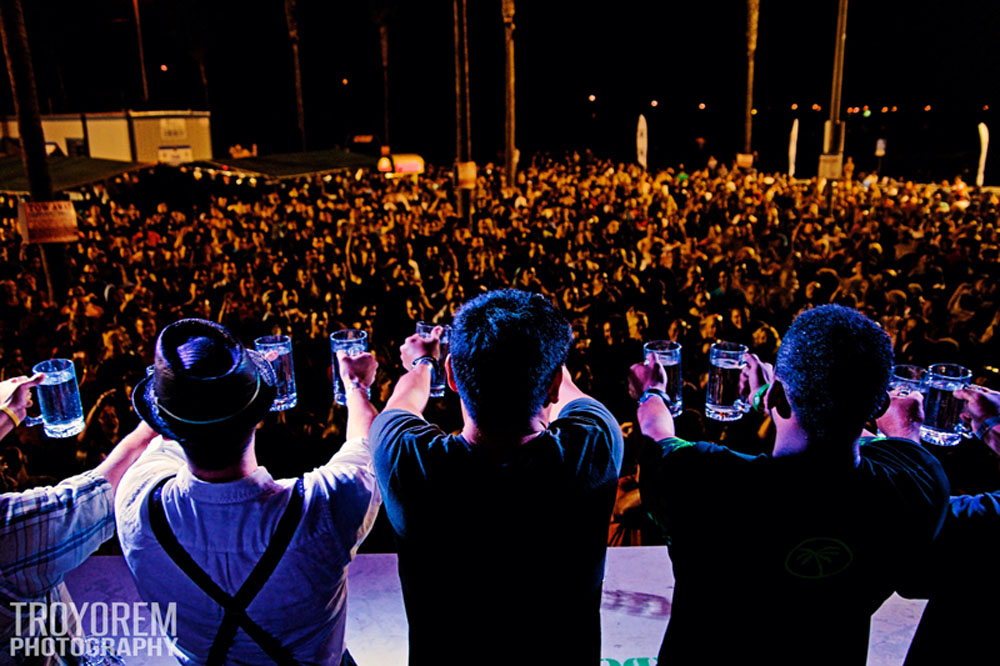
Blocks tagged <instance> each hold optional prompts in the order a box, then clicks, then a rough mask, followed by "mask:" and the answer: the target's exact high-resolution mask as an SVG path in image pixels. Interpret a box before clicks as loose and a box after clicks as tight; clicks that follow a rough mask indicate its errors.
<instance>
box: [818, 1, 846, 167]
mask: <svg viewBox="0 0 1000 666" xmlns="http://www.w3.org/2000/svg"><path fill="white" fill-rule="evenodd" d="M846 41H847V0H840V5H839V7H838V8H837V40H836V42H835V43H834V50H833V85H832V87H831V91H830V119H829V120H828V121H826V123H825V124H824V126H823V154H822V155H820V157H819V177H820V178H827V179H830V180H839V179H840V177H841V175H842V173H843V168H844V133H845V132H844V123H843V121H841V120H840V94H841V90H842V89H843V85H844V43H845V42H846Z"/></svg>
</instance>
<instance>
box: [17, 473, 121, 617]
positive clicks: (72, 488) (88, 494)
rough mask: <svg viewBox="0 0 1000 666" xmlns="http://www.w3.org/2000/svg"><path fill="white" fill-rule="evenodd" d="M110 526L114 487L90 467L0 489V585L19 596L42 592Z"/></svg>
mask: <svg viewBox="0 0 1000 666" xmlns="http://www.w3.org/2000/svg"><path fill="white" fill-rule="evenodd" d="M114 532H115V519H114V490H113V489H112V487H111V484H110V483H108V481H107V480H106V479H104V478H103V477H101V476H99V475H97V474H95V473H94V472H92V471H91V472H85V473H83V474H80V475H78V476H73V477H70V478H68V479H66V480H65V481H63V482H61V483H59V484H58V485H56V486H51V487H47V488H34V489H32V490H27V491H25V492H22V493H5V494H2V495H0V585H2V586H3V587H4V588H6V589H7V590H9V591H10V592H13V593H15V594H16V595H17V596H20V597H22V598H31V597H38V596H40V595H42V594H45V593H46V592H47V591H48V590H50V589H51V588H53V587H54V586H56V585H58V584H59V583H60V582H62V579H63V577H64V576H65V575H66V573H67V572H69V571H71V570H72V569H74V568H76V567H78V566H79V565H80V564H82V563H83V561H84V560H86V559H87V557H89V556H90V554H91V553H93V552H94V551H95V550H97V548H98V547H99V546H100V545H101V544H102V543H104V542H105V541H107V540H108V539H110V538H111V537H112V536H113V535H114Z"/></svg>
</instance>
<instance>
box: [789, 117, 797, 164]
mask: <svg viewBox="0 0 1000 666" xmlns="http://www.w3.org/2000/svg"><path fill="white" fill-rule="evenodd" d="M798 147H799V119H798V118H796V119H795V120H793V121H792V132H791V134H789V135H788V177H789V178H795V153H796V151H797V150H798Z"/></svg>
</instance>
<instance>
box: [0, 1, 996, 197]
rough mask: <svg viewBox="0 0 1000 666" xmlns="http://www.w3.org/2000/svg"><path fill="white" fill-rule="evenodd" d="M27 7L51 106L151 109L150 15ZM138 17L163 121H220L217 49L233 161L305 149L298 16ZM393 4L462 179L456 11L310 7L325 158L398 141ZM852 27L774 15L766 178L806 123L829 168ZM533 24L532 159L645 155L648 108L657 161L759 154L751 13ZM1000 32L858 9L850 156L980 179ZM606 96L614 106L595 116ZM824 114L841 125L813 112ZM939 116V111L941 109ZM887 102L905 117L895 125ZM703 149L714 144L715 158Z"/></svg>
mask: <svg viewBox="0 0 1000 666" xmlns="http://www.w3.org/2000/svg"><path fill="white" fill-rule="evenodd" d="M468 1H469V48H470V56H469V62H470V79H471V83H470V89H471V94H472V131H473V137H472V140H473V144H472V145H473V155H474V157H475V158H476V159H477V160H478V161H480V162H485V161H487V160H491V159H496V158H497V157H498V155H499V151H500V150H502V144H503V26H502V21H501V11H500V7H501V2H500V0H468ZM24 5H25V11H26V14H27V19H28V30H29V40H30V43H31V48H32V51H33V59H34V64H35V70H36V78H37V80H38V85H39V96H40V101H41V105H42V110H43V112H50V111H51V112H55V113H76V112H80V111H112V110H120V109H122V108H124V107H128V108H137V109H138V108H143V104H142V102H141V94H140V93H141V86H140V79H139V66H138V58H137V48H136V41H135V28H134V23H133V18H132V2H131V0H102V1H101V2H98V1H97V0H75V1H69V0H31V2H25V3H24ZM139 5H140V12H141V20H142V25H143V36H144V40H145V50H146V66H147V71H148V76H149V85H150V92H151V100H150V103H149V105H148V108H159V109H173V108H196V109H203V108H205V106H206V96H205V91H204V89H203V87H202V84H201V79H200V76H199V74H198V68H197V65H196V63H197V58H198V56H199V54H201V56H202V57H203V58H204V61H205V64H206V71H207V77H208V101H209V105H208V106H209V108H210V110H211V111H212V115H213V118H212V127H213V134H214V143H215V152H216V154H217V155H220V156H221V155H223V154H225V150H226V148H227V146H229V145H231V144H233V143H237V142H240V143H243V144H244V145H246V144H249V143H252V142H257V143H258V145H259V147H260V150H261V152H262V153H272V152H283V151H290V150H294V149H295V147H296V129H295V100H294V89H293V81H292V64H291V48H290V46H289V41H288V34H287V30H286V24H285V15H284V5H283V1H282V0H266V1H265V0H251V1H249V2H242V3H236V2H222V1H219V0H200V1H198V0H140V3H139ZM380 9H388V10H389V11H390V12H391V16H390V19H389V31H390V32H389V39H390V54H389V59H390V93H389V94H390V132H391V139H392V141H391V144H392V148H393V150H394V151H397V152H403V151H405V152H411V151H412V152H419V153H421V154H423V155H424V156H425V157H427V158H428V159H429V160H432V161H435V162H439V163H448V162H450V161H451V160H452V159H453V157H454V151H455V130H454V127H455V121H454V117H455V100H454V63H453V53H454V51H453V49H454V47H453V32H452V29H453V28H452V3H451V0H426V1H419V2H418V1H416V0H410V1H401V0H397V1H396V2H386V1H382V0H359V1H357V2H331V1H330V0H298V13H299V26H300V37H301V62H302V68H303V77H304V82H303V87H304V95H305V104H306V129H307V136H308V145H309V148H310V149H321V148H329V147H332V146H335V145H338V144H343V143H344V140H345V137H347V136H348V135H349V134H353V133H365V132H380V131H381V126H382V79H381V71H380V66H379V65H380V57H379V42H378V29H377V27H376V24H375V22H374V20H373V14H374V13H375V12H376V11H377V10H380ZM836 13H837V2H836V0H811V1H810V2H801V1H800V0H761V18H760V37H759V42H758V51H757V85H756V89H755V100H756V106H757V108H758V110H759V113H758V115H757V116H756V118H755V128H754V132H755V135H754V148H755V150H758V151H759V153H760V160H761V161H760V165H761V166H762V167H763V168H766V169H784V168H785V166H786V157H785V156H786V154H787V137H788V132H789V129H790V128H791V123H792V119H793V118H794V117H796V115H797V116H798V117H799V118H800V123H801V128H800V143H799V155H800V158H799V171H800V172H801V173H804V174H806V175H808V174H809V173H814V171H815V162H816V156H817V155H818V152H819V149H820V144H821V142H822V121H823V120H824V119H825V118H826V117H827V114H828V111H829V109H828V105H829V101H830V81H831V69H832V64H833V44H834V33H835V28H836ZM516 25H517V30H516V32H515V39H516V56H517V67H518V70H517V76H518V79H517V114H518V116H517V117H518V141H517V143H518V147H519V148H520V149H521V150H522V152H524V153H526V154H527V153H533V152H535V151H538V150H550V151H560V150H564V149H583V148H588V147H589V148H592V149H593V150H594V151H595V152H596V153H597V154H599V155H602V156H609V157H613V158H616V159H630V158H632V157H634V138H633V137H634V131H635V123H636V119H637V117H638V114H639V113H644V114H646V116H647V119H648V121H649V128H650V130H649V131H650V140H651V155H650V159H651V162H652V166H667V165H674V164H676V163H678V162H680V161H685V160H686V161H688V162H691V163H695V165H696V166H700V164H699V163H703V162H704V160H705V159H706V158H707V155H708V154H715V155H716V156H719V157H721V158H724V159H731V157H732V155H733V153H735V152H736V151H737V150H738V149H739V148H740V147H741V143H742V131H743V130H742V114H743V99H744V94H745V88H744V86H745V81H746V79H745V76H746V41H745V30H746V8H745V3H744V2H742V1H738V0H730V1H717V2H710V1H703V2H683V3H681V2H673V1H670V0H660V1H634V2H628V1H620V2H612V3H581V2H568V1H563V0H519V1H518V3H517V16H516ZM997 35H1000V3H997V2H973V1H971V0H953V1H951V2H940V1H932V0H906V1H904V0H879V1H878V2H870V1H869V2H863V1H859V0H853V2H851V4H850V8H849V12H848V34H847V49H846V65H845V75H844V105H845V107H846V106H861V105H865V104H867V105H869V106H870V107H871V108H872V110H873V111H874V114H873V116H872V117H871V118H869V119H862V118H860V117H859V116H850V117H848V138H847V153H848V154H850V155H854V156H855V161H856V162H858V164H859V166H860V167H861V168H865V167H866V166H872V165H873V164H874V157H873V156H872V152H873V150H874V145H875V140H876V139H877V138H880V137H883V138H887V139H888V141H889V154H888V156H887V157H886V162H885V165H884V171H887V172H892V173H899V174H900V175H906V176H910V177H920V176H924V177H930V176H934V177H942V176H945V175H953V174H954V173H956V172H960V171H961V170H963V169H973V170H974V167H975V160H976V158H977V155H978V135H977V132H976V123H978V122H980V121H985V122H987V123H988V124H990V123H991V118H995V117H997V114H998V113H1000V95H998V94H997V92H998V88H997V87H998V82H1000V46H998V44H997V42H996V36H997ZM161 65H166V66H167V71H166V72H164V71H161V69H160V66H161ZM343 78H347V79H348V85H346V86H344V85H342V83H341V80H342V79H343ZM590 94H594V95H596V98H597V99H596V102H593V103H591V102H589V101H588V99H587V98H588V95H590ZM3 95H4V97H5V99H4V101H3V106H4V107H5V108H6V109H7V112H8V113H9V112H11V111H12V108H13V107H12V103H11V101H10V93H9V89H8V88H7V87H6V86H4V88H3ZM653 99H656V100H657V101H658V106H657V107H656V108H652V107H651V106H650V101H651V100H653ZM699 103H705V104H706V109H705V110H704V111H700V110H699V109H698V104H699ZM792 103H797V104H798V105H799V109H798V111H797V112H793V111H792V110H791V108H790V107H791V104H792ZM814 103H817V104H820V105H822V107H823V108H822V111H821V112H816V111H812V110H810V106H811V105H812V104H814ZM927 104H930V105H931V106H932V111H931V112H924V111H923V107H924V106H925V105H927ZM883 105H886V106H893V105H895V106H898V108H899V111H898V112H897V113H895V114H892V113H889V114H884V115H883V114H881V113H880V109H881V107H882V106H883ZM985 105H989V106H990V107H991V110H990V111H984V110H983V107H984V106H985ZM998 127H1000V125H998ZM696 137H703V138H704V139H705V145H704V148H703V149H702V150H699V149H698V148H697V145H696V144H695V142H694V139H695V138H696ZM991 164H992V160H991ZM998 167H1000V165H998ZM987 180H988V182H989V181H990V180H996V179H990V178H989V176H988V177H987Z"/></svg>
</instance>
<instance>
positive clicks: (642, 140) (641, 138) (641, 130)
mask: <svg viewBox="0 0 1000 666" xmlns="http://www.w3.org/2000/svg"><path fill="white" fill-rule="evenodd" d="M648 154H649V132H648V131H647V128H646V116H644V115H642V114H641V113H640V114H639V126H638V127H637V128H636V130H635V161H636V162H638V163H639V164H641V165H642V168H643V169H645V168H647V167H646V155H648Z"/></svg>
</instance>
